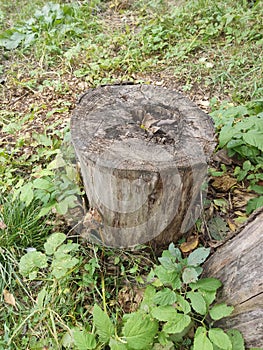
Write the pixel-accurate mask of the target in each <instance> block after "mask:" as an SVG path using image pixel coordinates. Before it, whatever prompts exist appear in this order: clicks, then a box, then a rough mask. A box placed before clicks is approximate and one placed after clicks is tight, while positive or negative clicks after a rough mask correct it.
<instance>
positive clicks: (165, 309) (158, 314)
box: [151, 305, 177, 322]
mask: <svg viewBox="0 0 263 350" xmlns="http://www.w3.org/2000/svg"><path fill="white" fill-rule="evenodd" d="M151 315H152V316H153V317H154V318H156V319H157V320H158V321H163V322H166V321H172V320H173V319H174V318H175V317H176V315H177V311H176V309H175V308H174V307H173V306H168V305H167V306H157V307H155V308H153V309H152V312H151Z"/></svg>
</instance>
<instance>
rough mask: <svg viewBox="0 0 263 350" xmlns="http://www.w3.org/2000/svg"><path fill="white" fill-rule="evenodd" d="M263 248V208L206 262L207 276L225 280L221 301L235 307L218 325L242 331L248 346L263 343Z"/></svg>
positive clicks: (205, 271) (261, 344)
mask: <svg viewBox="0 0 263 350" xmlns="http://www.w3.org/2000/svg"><path fill="white" fill-rule="evenodd" d="M262 247H263V208H262V209H261V210H259V211H258V212H257V213H256V214H255V215H254V216H253V218H252V219H251V222H249V223H248V224H247V225H246V226H245V227H244V228H243V229H242V230H241V231H240V232H239V233H238V234H237V235H236V236H235V237H233V238H232V239H231V240H229V241H227V242H226V243H225V244H223V245H222V246H221V247H220V248H219V249H218V250H217V251H216V252H215V253H214V254H213V255H212V256H211V258H210V259H208V260H207V262H206V263H205V264H204V273H203V275H204V276H209V277H212V276H213V277H216V278H219V279H220V280H221V281H222V283H223V288H222V291H221V295H220V298H219V299H218V302H220V301H225V302H226V303H228V304H230V305H233V306H235V310H234V312H233V314H232V315H231V316H230V317H227V318H225V319H223V320H220V322H218V323H217V325H218V326H220V327H223V328H225V329H229V328H236V329H238V330H240V331H241V332H242V334H243V336H244V338H245V341H246V346H247V347H248V348H250V347H262V346H263V269H262V265H263V259H262V257H263V251H262Z"/></svg>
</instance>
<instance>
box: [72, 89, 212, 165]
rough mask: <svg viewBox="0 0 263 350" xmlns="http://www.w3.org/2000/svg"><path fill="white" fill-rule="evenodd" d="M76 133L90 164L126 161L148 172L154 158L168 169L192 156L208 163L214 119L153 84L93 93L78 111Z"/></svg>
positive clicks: (79, 147)
mask: <svg viewBox="0 0 263 350" xmlns="http://www.w3.org/2000/svg"><path fill="white" fill-rule="evenodd" d="M71 133H72V140H73V144H74V146H75V148H76V149H77V150H78V151H79V152H81V153H83V154H84V153H85V156H86V157H88V158H89V159H90V160H92V161H94V162H95V161H97V159H98V157H100V158H101V157H102V158H105V157H106V158H107V159H108V160H110V161H111V162H112V161H116V162H118V161H119V160H120V158H122V159H124V158H125V162H126V164H125V166H124V167H127V162H128V163H129V164H128V165H129V168H133V167H136V168H138V167H142V168H145V167H146V168H147V160H149V158H152V159H151V160H155V161H156V162H157V163H158V164H159V163H160V162H161V163H162V164H163V166H171V163H172V162H174V161H176V165H177V166H178V165H179V166H180V163H181V164H184V163H185V162H186V163H187V162H189V158H190V159H191V162H192V163H193V162H199V161H200V159H201V158H202V157H203V159H202V162H205V161H206V158H207V157H209V156H210V154H211V152H212V151H213V149H214V142H213V123H212V121H211V119H210V117H209V116H208V115H207V114H206V113H204V112H203V111H202V110H200V109H199V108H198V107H197V106H196V105H195V104H194V103H193V102H191V101H190V100H189V99H188V98H186V97H184V96H183V95H181V94H179V93H178V92H176V91H173V90H168V89H165V88H161V87H155V86H151V85H111V86H105V87H99V88H96V89H91V90H88V91H87V92H86V93H85V94H84V95H82V97H81V98H80V100H79V104H78V106H77V108H76V109H75V111H74V112H73V115H72V119H71ZM105 150H108V151H109V152H106V155H105ZM103 155H105V157H104V156H103ZM104 161H105V159H104ZM116 164H117V163H116ZM151 164H152V161H151ZM165 164H166V165H165ZM118 166H119V167H122V166H123V164H122V165H121V163H120V162H119V163H118Z"/></svg>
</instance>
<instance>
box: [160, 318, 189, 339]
mask: <svg viewBox="0 0 263 350" xmlns="http://www.w3.org/2000/svg"><path fill="white" fill-rule="evenodd" d="M190 323H191V317H190V316H188V315H185V314H180V313H177V315H176V317H175V318H174V320H173V321H168V322H167V323H166V324H165V325H164V326H163V331H164V332H165V333H168V334H178V333H181V332H183V330H184V329H185V328H187V327H188V326H189V324H190Z"/></svg>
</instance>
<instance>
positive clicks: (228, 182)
mask: <svg viewBox="0 0 263 350" xmlns="http://www.w3.org/2000/svg"><path fill="white" fill-rule="evenodd" d="M236 183H237V180H236V179H234V178H232V177H231V176H229V175H223V176H220V177H215V178H214V181H213V182H212V186H213V187H214V188H215V189H217V190H219V191H222V192H227V191H228V190H230V188H231V187H233V186H234V185H236Z"/></svg>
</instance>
